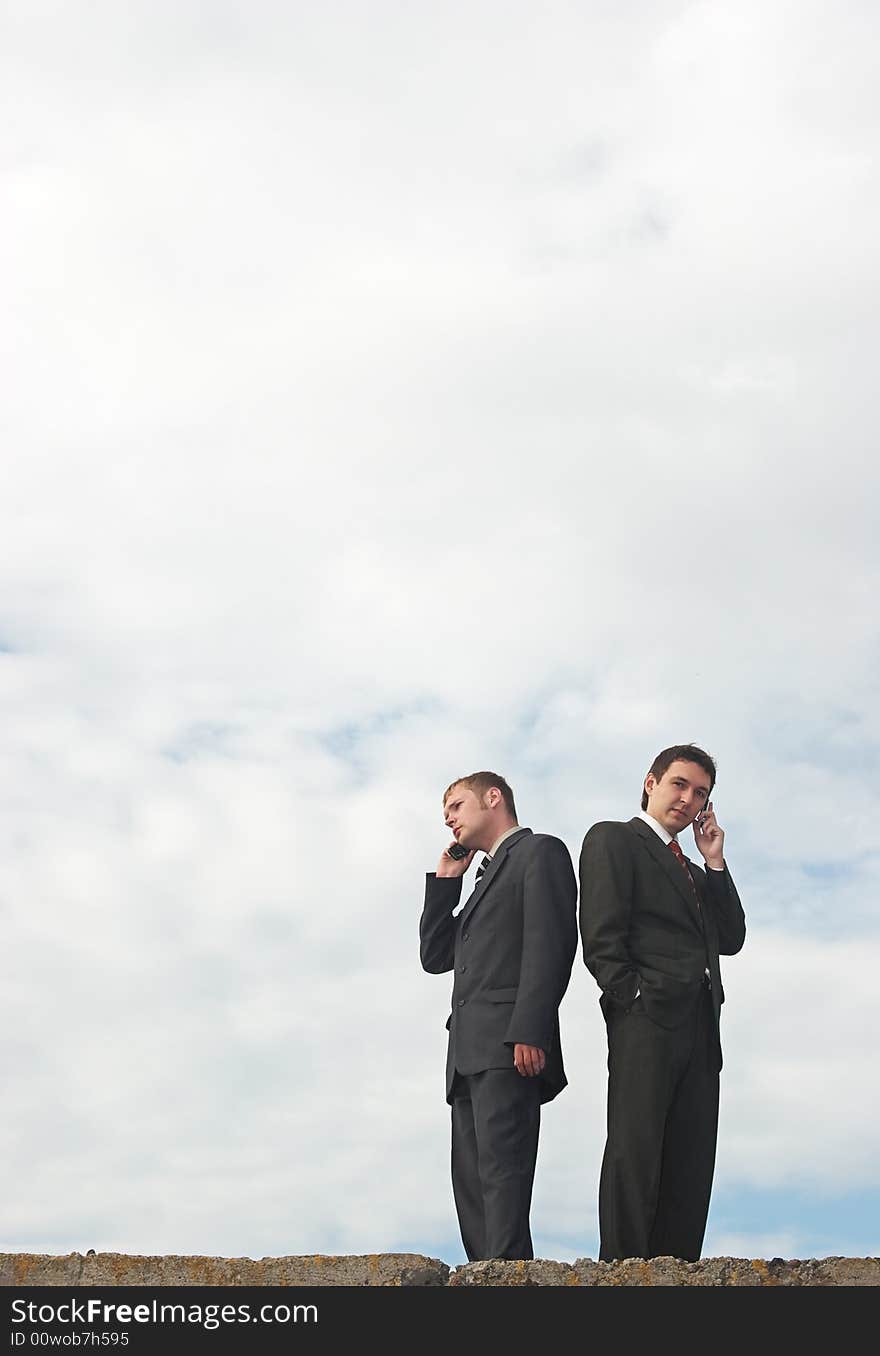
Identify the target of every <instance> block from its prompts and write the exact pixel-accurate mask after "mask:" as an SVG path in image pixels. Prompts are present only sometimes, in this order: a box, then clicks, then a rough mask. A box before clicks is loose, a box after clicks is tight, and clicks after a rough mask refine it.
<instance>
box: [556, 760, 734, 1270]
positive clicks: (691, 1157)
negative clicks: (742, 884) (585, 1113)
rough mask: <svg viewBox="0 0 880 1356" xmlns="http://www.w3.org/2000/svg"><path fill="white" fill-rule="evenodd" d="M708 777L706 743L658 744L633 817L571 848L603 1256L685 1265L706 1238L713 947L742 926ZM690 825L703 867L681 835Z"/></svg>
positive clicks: (717, 1002) (717, 949) (712, 1095)
mask: <svg viewBox="0 0 880 1356" xmlns="http://www.w3.org/2000/svg"><path fill="white" fill-rule="evenodd" d="M714 784H715V762H714V759H712V758H711V757H710V755H709V754H708V753H706V752H705V751H704V750H703V749H700V748H698V747H697V746H696V745H695V744H675V745H672V746H671V747H669V748H667V749H663V750H662V751H661V752H660V753H658V755H657V757H656V758H655V759H654V761H653V763H652V764H651V767H650V770H649V771H648V773H647V775H646V777H645V780H644V783H643V790H642V811H641V814H639V815H637V816H636V817H635V818H634V819H630V820H629V821H628V822H625V823H624V822H621V821H611V820H608V821H604V822H602V823H599V824H594V825H593V827H592V828H591V829H590V830H589V832H588V833H587V835H586V837H585V838H584V843H583V848H582V850H581V857H580V888H581V905H580V928H581V936H582V938H583V945H584V960H585V962H586V965H587V967H588V969H589V970H590V972H591V974H592V975H593V976H594V978H595V979H596V981H597V983H598V985H599V987H600V989H601V990H602V996H601V998H600V1000H599V1003H600V1006H601V1008H602V1013H603V1015H604V1017H605V1022H606V1026H607V1031H608V1137H607V1140H606V1143H605V1154H604V1157H603V1159H602V1175H601V1178H600V1181H599V1233H600V1246H599V1257H600V1259H601V1260H602V1261H604V1262H610V1261H614V1260H615V1259H619V1258H623V1257H661V1256H672V1257H680V1258H683V1259H684V1260H685V1261H689V1262H695V1261H697V1259H698V1258H699V1256H700V1252H701V1249H702V1246H703V1234H704V1232H705V1228H706V1218H707V1215H708V1211H709V1196H710V1193H711V1190H712V1177H713V1173H714V1168H715V1141H716V1135H717V1129H718V1091H719V1078H718V1075H719V1071H720V1069H721V1037H720V1026H719V1023H720V1013H721V1004H722V1003H723V1002H724V990H723V989H722V987H721V969H720V965H719V961H718V957H719V954H720V955H726V956H730V955H733V954H734V953H735V952H737V951H739V949H740V948H741V946H742V944H743V942H744V940H745V935H746V925H745V917H744V915H743V910H742V905H741V904H740V901H739V895H738V894H737V892H736V886H735V885H734V883H733V880H732V878H731V875H730V871H729V870H728V867H727V862H726V860H725V855H724V830H723V829H722V828H721V826H720V825H719V823H718V821H717V819H716V818H715V811H714V809H713V806H712V801H711V800H710V799H709V797H710V795H711V794H712V788H713V786H714ZM689 824H690V825H693V834H694V840H695V843H696V846H697V850H698V852H699V853H700V855H701V856H702V858H703V861H704V866H703V867H699V866H697V865H696V863H695V862H692V861H690V860H689V859H688V858H687V857H685V855H684V853H683V852H682V849H681V847H680V846H679V843H678V836H677V835H678V834H679V832H680V831H681V830H682V829H685V828H687V826H688V825H689Z"/></svg>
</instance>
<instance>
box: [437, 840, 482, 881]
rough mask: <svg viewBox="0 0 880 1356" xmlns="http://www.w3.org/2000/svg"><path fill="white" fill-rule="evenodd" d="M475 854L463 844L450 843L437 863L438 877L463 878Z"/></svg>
mask: <svg viewBox="0 0 880 1356" xmlns="http://www.w3.org/2000/svg"><path fill="white" fill-rule="evenodd" d="M473 855H474V854H473V852H471V850H470V849H469V848H466V847H462V845H461V843H450V844H449V847H447V848H444V849H443V855H442V857H441V858H440V861H439V862H438V863H437V875H438V876H463V875H464V873H465V871H467V869H468V867H469V866H470V864H471V858H472V857H473Z"/></svg>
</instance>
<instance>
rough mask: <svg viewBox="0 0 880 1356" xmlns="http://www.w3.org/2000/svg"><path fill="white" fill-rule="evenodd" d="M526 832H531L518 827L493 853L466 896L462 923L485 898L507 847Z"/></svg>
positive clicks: (502, 863)
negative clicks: (470, 891)
mask: <svg viewBox="0 0 880 1356" xmlns="http://www.w3.org/2000/svg"><path fill="white" fill-rule="evenodd" d="M527 833H531V829H520V831H519V833H512V834H511V835H510V837H509V838H505V840H504V842H503V843H502V844H501V846H500V848H499V849H498V851H497V852H496V853H495V856H494V857H493V858H492V860H491V862H490V863H489V865H488V866H487V867H486V870H485V871H484V872H483V874H482V876H481V878H480V883H479V885H478V886H477V887H476V888H475V889H474V891H473V892H472V893H471V895H470V896H469V897H468V901H467V903H466V904H465V906H464V908H463V909H462V911H461V921H462V923H465V922H467V920H468V919H469V918H470V916H471V914H472V913H473V911H474V909H475V908H476V907H477V905H478V904H479V903H480V901H481V900H483V899H485V897H486V891H487V890H488V889H489V888H490V887H491V885H492V882H493V881H494V880H495V878H496V876H497V875H498V874H499V872H500V871H501V869H502V867H503V866H504V863H505V861H506V860H507V853H508V849H509V848H511V847H513V845H514V844H515V843H518V842H519V840H520V839H521V838H523V837H525V835H526V834H527Z"/></svg>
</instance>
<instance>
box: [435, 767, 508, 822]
mask: <svg viewBox="0 0 880 1356" xmlns="http://www.w3.org/2000/svg"><path fill="white" fill-rule="evenodd" d="M456 786H466V787H468V789H469V790H470V791H474V792H475V793H476V794H477V795H478V796H479V797H480V799H482V798H483V796H484V795H485V794H486V792H487V791H489V790H490V789H491V788H492V787H493V786H497V788H498V790H499V791H500V792H501V799H502V800H503V801H504V808H505V809H506V810H507V813H508V814H509V815H510V817H511V819H514V820H515V819H516V806H515V805H514V803H513V792H512V791H511V789H510V787H509V786H508V784H507V782H506V781H505V780H504V778H503V777H500V776H499V775H498V773H497V772H470V773H468V775H467V776H466V777H456V779H455V781H454V782H450V783H449V785H448V786H447V788H446V790H445V791H444V792H443V804H444V805H445V804H446V802H447V800H448V799H449V793H450V792H451V791H453V790H454V789H455V787H456Z"/></svg>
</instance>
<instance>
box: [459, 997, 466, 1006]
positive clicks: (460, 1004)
mask: <svg viewBox="0 0 880 1356" xmlns="http://www.w3.org/2000/svg"><path fill="white" fill-rule="evenodd" d="M466 1002H467V999H466V998H459V1000H458V1006H459V1007H460V1008H463V1007H464V1005H465V1003H466Z"/></svg>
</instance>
